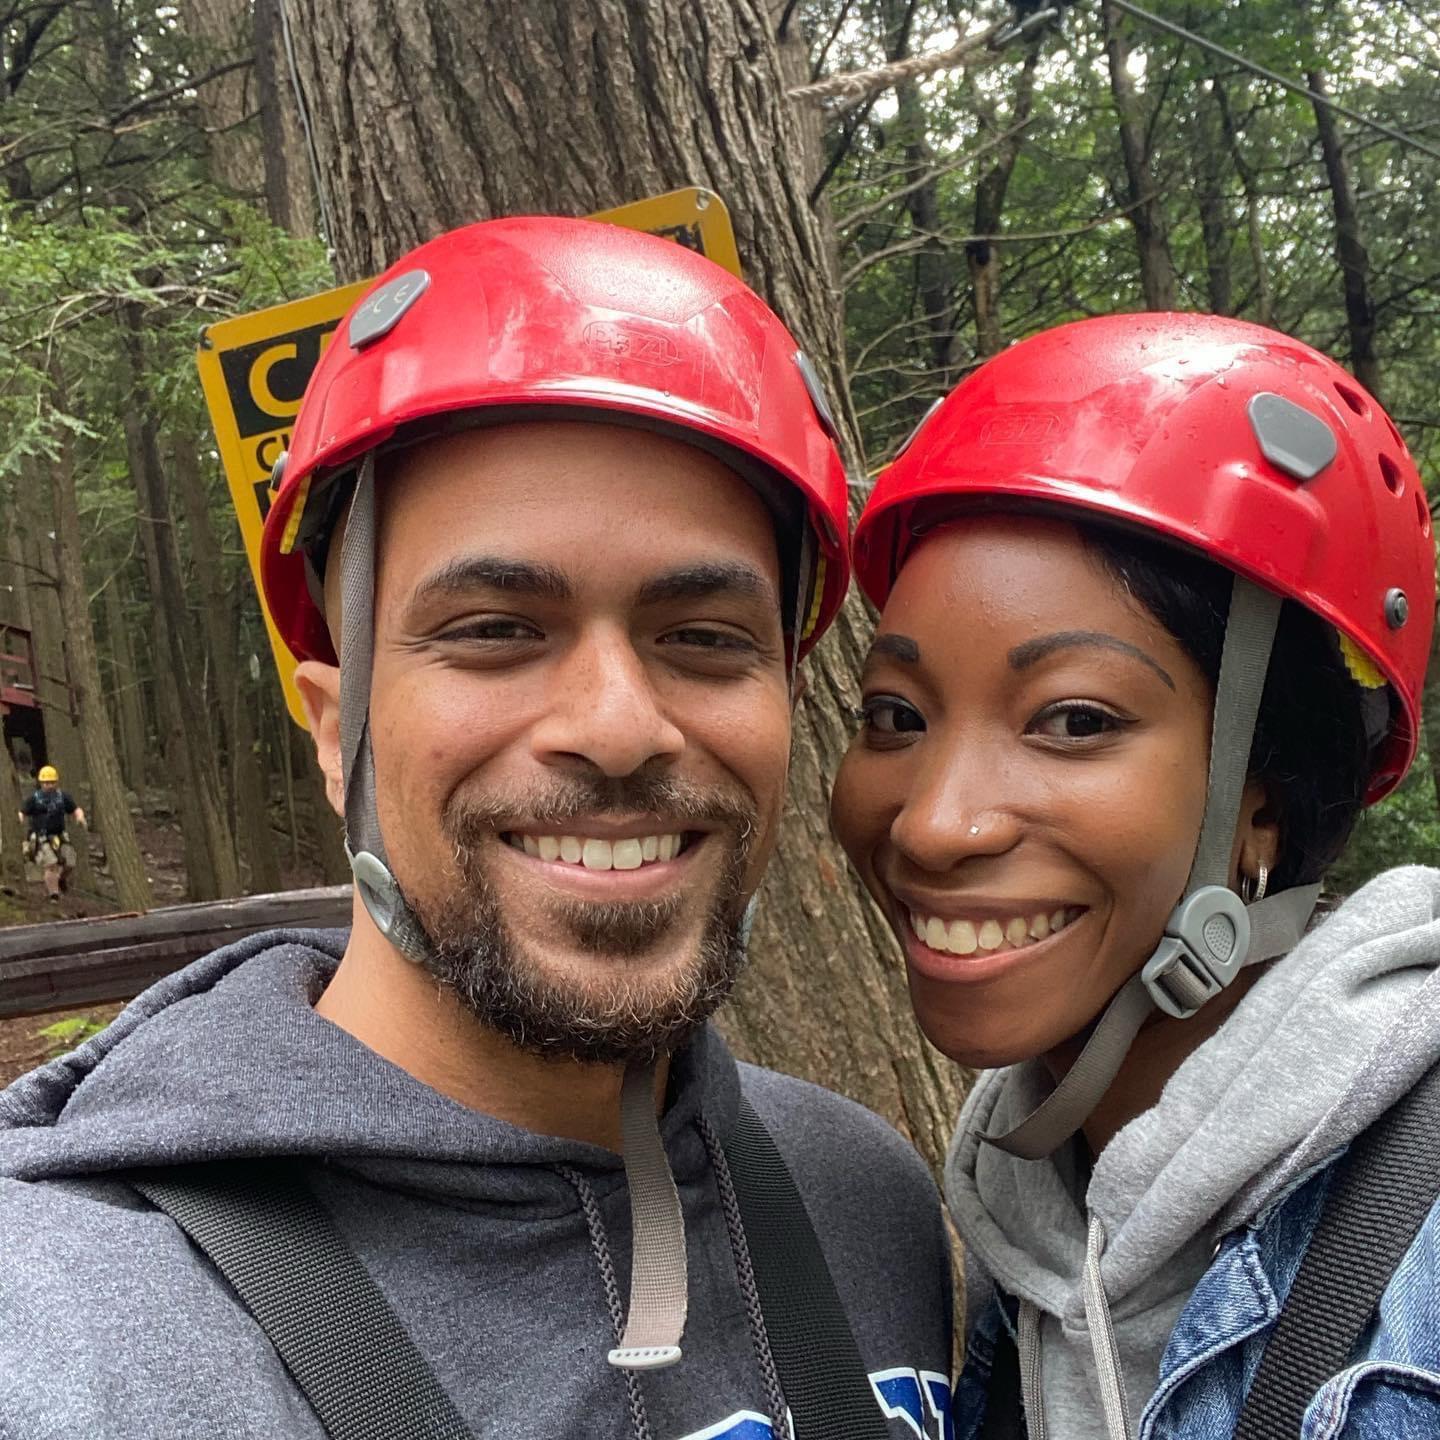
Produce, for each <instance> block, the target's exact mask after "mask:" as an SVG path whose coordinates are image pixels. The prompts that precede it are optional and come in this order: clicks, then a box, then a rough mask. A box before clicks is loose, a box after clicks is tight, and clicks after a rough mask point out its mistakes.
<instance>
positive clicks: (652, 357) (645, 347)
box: [585, 320, 680, 366]
mask: <svg viewBox="0 0 1440 1440" xmlns="http://www.w3.org/2000/svg"><path fill="white" fill-rule="evenodd" d="M585 345H586V348H587V349H589V350H592V351H594V353H595V354H597V355H603V356H605V357H606V358H607V359H611V360H634V361H637V362H638V363H639V364H641V365H660V366H666V365H678V364H679V363H680V351H679V350H678V349H677V348H676V345H675V342H674V341H673V340H672V339H671V338H670V337H669V336H668V335H664V334H661V333H659V332H657V331H654V330H642V329H641V328H640V327H639V326H638V325H626V324H625V323H624V322H623V321H620V320H592V321H591V322H590V323H589V324H588V325H587V326H586V327H585Z"/></svg>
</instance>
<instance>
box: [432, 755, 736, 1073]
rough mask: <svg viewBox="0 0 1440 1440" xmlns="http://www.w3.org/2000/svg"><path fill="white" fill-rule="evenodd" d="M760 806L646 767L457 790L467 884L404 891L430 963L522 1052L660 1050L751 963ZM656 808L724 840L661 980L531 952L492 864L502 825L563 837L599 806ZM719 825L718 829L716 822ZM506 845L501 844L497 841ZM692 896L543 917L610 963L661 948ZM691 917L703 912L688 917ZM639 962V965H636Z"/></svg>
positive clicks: (660, 964)
mask: <svg viewBox="0 0 1440 1440" xmlns="http://www.w3.org/2000/svg"><path fill="white" fill-rule="evenodd" d="M755 813H756V812H755V804H754V800H753V798H752V797H751V796H750V794H749V793H748V792H747V791H745V790H743V789H741V788H740V787H739V786H734V787H731V788H725V789H720V788H707V787H700V786H694V785H689V784H686V783H684V782H681V781H677V780H674V779H671V778H668V777H664V776H660V777H647V776H645V775H644V774H643V772H642V773H640V774H636V775H633V776H627V777H625V778H623V779H618V780H607V779H604V778H601V777H594V778H586V779H571V780H568V781H566V782H565V783H564V784H563V785H558V786H554V787H547V788H546V789H545V790H544V791H541V792H535V793H531V794H525V795H507V796H503V797H501V796H486V797H484V798H483V799H476V798H473V797H457V798H456V799H455V800H453V801H452V802H451V803H450V805H448V806H447V807H446V811H445V815H444V817H443V820H442V824H443V826H444V830H445V834H446V836H447V838H448V839H449V840H450V841H451V842H452V844H453V846H454V852H455V866H456V869H457V870H458V871H459V875H460V883H459V884H457V885H456V886H454V887H452V889H451V890H450V892H449V893H448V894H446V895H445V896H444V897H443V898H440V899H438V900H436V901H434V902H433V903H431V902H427V901H423V900H421V899H419V898H418V897H417V896H413V895H412V896H407V899H408V900H409V904H410V908H411V910H412V911H413V913H414V915H415V917H416V919H417V920H418V921H419V922H420V926H421V928H422V929H423V930H424V931H425V934H426V936H427V937H428V938H429V941H430V951H431V954H430V956H429V957H428V959H427V960H426V961H425V966H426V968H427V969H428V970H429V971H430V972H431V974H433V975H434V976H435V977H436V978H437V979H438V980H439V981H440V982H441V983H442V984H444V985H445V986H446V987H448V988H449V989H450V990H451V991H453V992H454V994H455V995H457V996H458V997H459V999H460V1001H461V1002H462V1003H463V1004H464V1005H465V1006H466V1008H467V1009H469V1010H470V1011H471V1012H472V1013H474V1014H475V1015H476V1016H477V1017H478V1018H479V1019H480V1020H482V1021H483V1022H484V1023H485V1024H486V1025H488V1026H490V1027H491V1028H493V1029H495V1030H497V1031H499V1032H500V1033H501V1034H502V1035H504V1036H506V1037H507V1038H508V1039H509V1040H511V1041H512V1042H513V1043H514V1044H515V1045H517V1046H519V1047H520V1048H521V1049H522V1050H527V1051H530V1052H531V1053H534V1054H540V1055H548V1056H556V1057H566V1058H569V1059H573V1060H582V1061H588V1062H592V1063H609V1064H615V1063H622V1062H628V1061H637V1060H638V1061H651V1060H654V1059H656V1058H657V1057H658V1056H660V1055H661V1054H663V1053H665V1052H667V1051H669V1050H672V1049H674V1048H675V1047H676V1046H677V1045H679V1044H680V1043H681V1042H682V1041H683V1040H684V1039H685V1038H686V1036H688V1035H689V1034H691V1033H692V1032H693V1031H694V1030H696V1029H697V1028H698V1027H699V1026H700V1025H702V1024H703V1023H704V1022H705V1021H706V1020H707V1019H708V1018H709V1017H710V1015H711V1014H712V1013H713V1012H714V1011H715V1009H716V1008H717V1007H718V1006H719V1005H721V1004H722V1003H723V1002H724V1001H725V999H726V998H727V997H728V996H729V994H730V991H731V990H732V989H733V988H734V985H735V981H736V979H737V978H738V976H739V974H740V971H741V970H742V969H743V968H744V964H745V929H746V926H745V900H744V893H743V885H744V877H745V875H746V874H747V873H748V870H749V862H750V856H751V853H752V851H753V849H754V844H755V835H756V827H755ZM607 814H609V815H626V816H634V815H657V816H663V817H664V819H663V820H661V821H659V822H658V823H659V825H661V826H664V827H667V828H673V827H676V826H679V827H680V828H695V827H696V826H701V825H703V826H704V827H706V829H707V831H708V833H707V835H706V838H705V841H704V843H705V844H706V845H707V846H725V847H727V848H726V851H725V854H724V855H723V857H722V864H721V871H720V876H719V881H718V883H717V885H716V889H715V894H714V897H713V899H712V901H711V904H710V909H709V913H708V914H707V916H706V917H705V922H704V926H703V929H702V932H701V935H700V939H699V942H698V944H696V945H695V946H694V949H693V950H692V951H691V953H689V954H687V955H684V956H681V955H678V954H677V955H674V956H672V957H660V958H657V960H656V962H655V968H656V969H657V970H658V971H660V972H661V973H660V974H658V975H657V976H655V977H654V978H648V977H647V976H645V975H643V974H642V975H639V976H636V975H634V974H628V975H627V974H620V975H617V976H615V977H614V978H612V979H610V980H608V981H607V980H604V979H601V980H600V981H598V982H595V981H589V982H587V981H585V980H574V981H570V982H567V981H566V980H564V979H562V978H557V977H555V976H553V975H550V974H548V973H546V970H545V968H544V964H543V957H540V959H539V961H538V963H537V961H536V960H532V959H530V958H529V957H527V955H526V953H525V948H524V947H523V946H522V945H520V944H518V943H517V941H516V938H515V936H514V935H513V934H512V933H511V931H510V929H509V928H508V927H507V926H506V924H505V921H504V919H503V917H502V915H501V906H500V902H499V900H498V899H497V897H496V894H495V890H494V887H493V886H492V885H491V883H490V879H489V876H488V875H487V873H486V865H485V863H484V859H483V856H484V853H485V847H486V846H488V845H494V844H496V843H497V828H496V827H497V825H499V824H502V823H503V822H504V821H506V820H507V819H513V817H515V816H520V815H523V816H525V817H526V827H527V829H530V830H532V831H534V832H536V833H543V834H551V835H561V834H565V833H567V827H568V826H569V824H570V822H572V821H575V820H577V819H580V818H582V817H585V818H589V817H595V816H602V815H607ZM712 827H713V828H712ZM498 843H501V844H503V843H505V842H504V841H498ZM691 898H692V897H691V894H690V893H689V892H687V891H686V890H683V889H682V890H680V891H678V892H675V893H673V894H671V895H668V896H666V897H665V898H664V899H662V900H650V901H608V902H596V901H590V902H587V901H583V900H565V899H561V898H559V897H557V898H555V899H553V900H550V901H548V902H547V903H546V912H547V917H548V918H549V919H550V920H551V921H552V922H554V921H558V923H559V927H560V928H561V930H562V931H568V932H569V937H570V940H571V942H572V943H573V944H574V945H576V946H578V947H579V948H580V949H581V950H582V951H585V952H588V953H589V954H592V955H594V956H596V957H597V958H598V959H600V960H602V961H603V960H605V959H607V958H613V959H616V960H619V961H631V960H633V959H634V958H636V957H639V956H642V955H644V954H646V953H647V952H659V951H660V950H661V949H662V947H663V946H664V945H665V944H666V943H667V941H668V942H670V943H672V944H675V943H678V937H676V938H673V939H672V937H675V932H676V931H677V930H678V929H679V928H680V926H681V925H682V924H685V923H687V920H688V918H689V917H688V916H687V910H690V908H691V907H690V906H689V905H687V901H690V900H691ZM690 923H693V922H690ZM630 968H632V969H633V967H630Z"/></svg>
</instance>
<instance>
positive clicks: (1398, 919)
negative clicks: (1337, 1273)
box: [946, 866, 1440, 1436]
mask: <svg viewBox="0 0 1440 1440" xmlns="http://www.w3.org/2000/svg"><path fill="white" fill-rule="evenodd" d="M1437 964H1440V871H1436V870H1431V869H1425V868H1421V867H1418V866H1417V867H1409V868H1405V869H1400V870H1394V871H1391V872H1389V873H1388V874H1385V875H1382V876H1380V877H1379V878H1377V879H1376V880H1373V881H1372V882H1371V883H1370V884H1369V885H1367V886H1365V887H1364V889H1362V890H1360V891H1359V892H1357V893H1356V894H1355V895H1354V896H1353V897H1352V898H1351V899H1350V900H1349V901H1347V902H1346V903H1345V904H1344V905H1343V906H1342V907H1341V908H1340V909H1339V910H1338V911H1336V912H1335V913H1334V914H1333V915H1332V916H1331V917H1330V918H1329V919H1328V920H1326V921H1325V922H1324V923H1323V924H1321V925H1319V926H1317V927H1316V928H1315V929H1314V930H1312V931H1311V933H1310V934H1308V935H1307V936H1306V937H1305V939H1304V940H1303V941H1302V942H1301V943H1300V944H1299V945H1298V946H1297V947H1296V948H1295V950H1293V951H1292V952H1291V953H1290V954H1289V955H1288V956H1286V957H1285V958H1284V959H1283V960H1280V961H1277V962H1276V963H1275V964H1273V965H1272V966H1270V967H1269V969H1268V970H1267V971H1266V972H1265V973H1264V974H1262V975H1261V977H1260V979H1259V980H1258V981H1256V982H1255V984H1254V986H1253V987H1252V988H1251V990H1250V991H1249V993H1248V994H1247V995H1246V996H1245V998H1244V999H1243V1000H1242V1001H1241V1002H1240V1004H1239V1005H1238V1006H1237V1007H1236V1009H1235V1011H1234V1013H1233V1014H1232V1015H1231V1016H1230V1018H1229V1019H1228V1020H1227V1021H1226V1022H1225V1024H1224V1025H1223V1026H1222V1027H1221V1028H1220V1029H1219V1030H1218V1031H1217V1032H1216V1033H1215V1035H1213V1036H1212V1037H1211V1038H1210V1039H1209V1040H1207V1041H1206V1042H1205V1043H1204V1044H1202V1045H1200V1046H1199V1047H1198V1048H1197V1049H1196V1050H1195V1051H1194V1052H1193V1053H1192V1054H1191V1055H1190V1056H1188V1057H1187V1058H1186V1060H1185V1061H1184V1063H1183V1064H1182V1065H1181V1066H1180V1067H1179V1068H1178V1069H1177V1070H1176V1072H1175V1074H1174V1075H1172V1076H1171V1078H1170V1080H1169V1082H1168V1083H1167V1084H1166V1086H1165V1089H1164V1091H1163V1092H1162V1094H1161V1097H1160V1100H1159V1102H1158V1103H1157V1104H1156V1105H1155V1106H1154V1108H1153V1109H1151V1110H1149V1111H1146V1112H1145V1113H1144V1114H1141V1115H1139V1116H1137V1117H1136V1118H1135V1119H1134V1120H1132V1121H1131V1122H1130V1123H1129V1124H1128V1125H1127V1126H1125V1127H1124V1129H1122V1130H1121V1131H1119V1132H1118V1133H1117V1134H1116V1135H1115V1137H1114V1138H1113V1139H1112V1140H1111V1142H1110V1144H1109V1145H1108V1146H1106V1148H1105V1150H1104V1151H1103V1152H1102V1153H1101V1155H1100V1156H1099V1157H1098V1158H1097V1159H1096V1161H1095V1163H1094V1168H1093V1171H1092V1173H1091V1174H1090V1177H1089V1180H1088V1184H1087V1183H1085V1182H1084V1181H1083V1179H1082V1178H1081V1177H1080V1173H1079V1171H1080V1167H1079V1165H1078V1162H1077V1160H1076V1153H1075V1151H1074V1149H1073V1148H1072V1147H1066V1148H1065V1149H1063V1150H1062V1151H1061V1152H1059V1153H1057V1155H1055V1156H1052V1157H1050V1158H1048V1159H1046V1160H1040V1161H1026V1160H1021V1159H1018V1158H1016V1157H1014V1156H1011V1155H1009V1154H1007V1153H1006V1152H1005V1151H1003V1150H1000V1149H998V1148H996V1147H994V1146H991V1145H987V1144H985V1143H983V1142H982V1141H981V1140H979V1138H978V1133H977V1132H978V1131H980V1130H991V1131H994V1130H1004V1129H1006V1128H1007V1127H1008V1126H1009V1125H1010V1124H1012V1123H1014V1122H1015V1121H1018V1120H1019V1119H1020V1118H1022V1117H1023V1116H1024V1115H1026V1114H1027V1113H1029V1111H1030V1110H1032V1109H1033V1108H1034V1107H1035V1106H1036V1105H1037V1104H1038V1103H1039V1102H1040V1101H1041V1100H1043V1099H1044V1097H1045V1096H1046V1094H1048V1093H1049V1089H1050V1084H1049V1081H1048V1078H1047V1076H1046V1073H1045V1071H1044V1068H1043V1066H1042V1064H1041V1063H1040V1062H1039V1061H1031V1062H1027V1063H1026V1064H1023V1065H1018V1066H1013V1067H1011V1068H1009V1069H1006V1070H1001V1071H994V1072H990V1073H988V1074H986V1075H984V1076H982V1077H981V1079H980V1080H979V1082H978V1083H977V1084H976V1086H975V1089H974V1091H973V1093H972V1094H971V1096H970V1098H969V1100H968V1101H967V1103H966V1106H965V1109H964V1111H963V1112H962V1116H961V1121H960V1127H959V1130H958V1132H957V1134H956V1137H955V1141H954V1144H953V1146H952V1149H951V1153H950V1157H949V1161H948V1164H947V1167H946V1192H947V1197H948V1200H949V1203H950V1207H951V1211H952V1213H953V1215H954V1217H955V1221H956V1225H957V1227H958V1229H959V1231H960V1234H961V1236H962V1238H963V1239H964V1241H965V1244H966V1247H967V1253H969V1254H970V1255H972V1256H973V1257H974V1259H975V1260H976V1261H978V1262H979V1264H980V1265H981V1266H982V1267H983V1269H984V1270H985V1272H986V1273H987V1274H988V1276H989V1277H990V1278H991V1279H993V1280H994V1281H995V1282H996V1283H997V1284H998V1285H999V1287H1000V1288H1001V1289H1002V1290H1004V1291H1005V1292H1006V1293H1008V1294H1011V1295H1014V1296H1016V1297H1017V1298H1018V1299H1019V1300H1020V1301H1021V1302H1022V1303H1023V1304H1026V1305H1029V1306H1033V1307H1034V1308H1035V1309H1036V1310H1037V1311H1039V1312H1040V1315H1041V1316H1042V1317H1048V1319H1046V1318H1042V1319H1041V1322H1040V1325H1041V1329H1040V1336H1041V1342H1042V1347H1043V1348H1044V1350H1045V1355H1044V1366H1045V1375H1046V1379H1045V1384H1044V1394H1045V1404H1046V1410H1047V1412H1050V1413H1051V1414H1052V1415H1055V1416H1056V1418H1057V1420H1058V1418H1059V1416H1061V1415H1063V1416H1065V1417H1067V1419H1068V1420H1069V1422H1070V1423H1066V1424H1063V1425H1058V1426H1057V1428H1059V1429H1060V1430H1061V1432H1062V1433H1065V1434H1067V1435H1068V1434H1073V1435H1077V1436H1088V1435H1092V1434H1093V1435H1104V1434H1105V1433H1106V1431H1105V1429H1104V1426H1103V1422H1102V1420H1101V1416H1100V1411H1099V1406H1098V1400H1097V1399H1096V1397H1095V1391H1094V1384H1093V1379H1094V1377H1093V1370H1094V1360H1093V1358H1092V1356H1091V1354H1090V1340H1089V1334H1088V1329H1087V1326H1086V1320H1085V1315H1086V1309H1085V1296H1084V1287H1083V1284H1082V1277H1083V1272H1084V1267H1085V1261H1086V1246H1087V1239H1088V1236H1089V1231H1090V1225H1091V1221H1092V1220H1093V1221H1098V1222H1099V1226H1100V1227H1101V1232H1100V1233H1101V1234H1102V1235H1103V1237H1104V1242H1105V1243H1104V1254H1103V1258H1102V1259H1101V1261H1100V1267H1099V1268H1100V1278H1101V1279H1102V1280H1103V1283H1104V1290H1105V1296H1106V1297H1107V1299H1108V1302H1109V1306H1110V1308H1111V1313H1112V1315H1113V1318H1114V1323H1115V1330H1116V1335H1117V1338H1118V1343H1119V1350H1120V1356H1121V1361H1122V1364H1123V1366H1124V1370H1125V1380H1126V1389H1127V1391H1128V1392H1129V1396H1130V1401H1131V1410H1132V1413H1134V1414H1137V1415H1138V1414H1139V1413H1140V1410H1141V1409H1143V1406H1144V1401H1145V1400H1146V1399H1148V1397H1149V1394H1150V1392H1151V1391H1152V1390H1153V1389H1154V1385H1155V1381H1156V1377H1157V1374H1158V1365H1159V1358H1160V1354H1161V1352H1162V1351H1163V1348H1164V1345H1165V1342H1166V1340H1167V1339H1168V1338H1169V1334H1170V1330H1171V1329H1172V1328H1173V1326H1174V1322H1175V1320H1176V1319H1177V1318H1178V1316H1179V1313H1180V1310H1181V1309H1182V1308H1183V1306H1184V1302H1185V1300H1186V1299H1188V1297H1189V1294H1190V1292H1191V1290H1192V1289H1193V1288H1194V1286H1195V1284H1196V1283H1197V1282H1198V1280H1199V1278H1200V1276H1201V1275H1202V1274H1203V1273H1204V1270H1205V1268H1206V1266H1207V1265H1208V1263H1209V1259H1210V1255H1211V1253H1212V1250H1213V1247H1214V1245H1215V1243H1216V1242H1217V1241H1218V1240H1219V1239H1220V1238H1221V1237H1222V1236H1223V1235H1224V1234H1225V1233H1227V1232H1228V1231H1230V1230H1232V1229H1234V1228H1236V1227H1237V1226H1240V1225H1243V1224H1245V1223H1247V1222H1249V1221H1250V1220H1253V1219H1254V1218H1255V1217H1256V1216H1257V1215H1259V1214H1260V1213H1261V1212H1262V1211H1263V1210H1264V1209H1265V1208H1266V1207H1267V1206H1268V1205H1269V1204H1271V1203H1272V1202H1273V1201H1275V1200H1277V1199H1278V1198H1280V1197H1282V1196H1283V1195H1285V1194H1287V1193H1289V1192H1290V1191H1291V1190H1292V1189H1293V1188H1294V1187H1295V1185H1296V1184H1297V1183H1299V1182H1300V1181H1301V1180H1303V1179H1304V1178H1306V1176H1307V1175H1308V1174H1310V1173H1312V1172H1313V1170H1314V1169H1315V1167H1316V1166H1318V1165H1320V1164H1321V1163H1323V1162H1324V1161H1326V1160H1327V1159H1328V1158H1329V1157H1331V1156H1332V1155H1333V1154H1334V1153H1335V1151H1336V1150H1338V1149H1339V1148H1340V1147H1342V1146H1344V1145H1346V1144H1347V1143H1348V1142H1349V1141H1351V1140H1352V1139H1353V1138H1354V1137H1355V1136H1356V1135H1357V1134H1359V1133H1360V1132H1361V1131H1362V1130H1364V1129H1365V1128H1366V1126H1368V1125H1369V1124H1370V1123H1371V1122H1372V1121H1373V1120H1375V1119H1376V1118H1377V1117H1378V1116H1379V1115H1381V1114H1382V1113H1383V1112H1384V1111H1385V1110H1386V1109H1388V1108H1389V1107H1390V1106H1391V1105H1393V1104H1394V1103H1395V1102H1396V1101H1397V1100H1399V1099H1400V1098H1401V1097H1402V1096H1403V1095H1404V1094H1405V1093H1406V1092H1407V1091H1408V1090H1409V1089H1410V1088H1411V1086H1412V1085H1413V1084H1414V1083H1415V1082H1416V1081H1417V1080H1418V1079H1419V1078H1420V1076H1421V1075H1423V1074H1424V1073H1425V1071H1426V1070H1427V1069H1428V1068H1429V1067H1430V1066H1431V1065H1432V1064H1433V1063H1434V1062H1435V1060H1436V1058H1437V1057H1440V975H1437V973H1436V966H1437ZM1052 1380H1053V1381H1054V1384H1052ZM1086 1417H1088V1418H1086Z"/></svg>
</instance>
